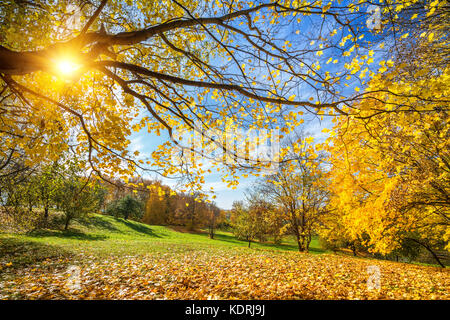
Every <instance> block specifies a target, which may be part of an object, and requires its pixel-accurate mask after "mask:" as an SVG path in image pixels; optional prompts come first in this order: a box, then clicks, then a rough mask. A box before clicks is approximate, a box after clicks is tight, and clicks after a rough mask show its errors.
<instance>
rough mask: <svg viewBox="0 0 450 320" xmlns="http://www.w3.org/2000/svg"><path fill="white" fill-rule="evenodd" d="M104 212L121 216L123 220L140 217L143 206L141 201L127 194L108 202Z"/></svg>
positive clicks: (142, 212)
mask: <svg viewBox="0 0 450 320" xmlns="http://www.w3.org/2000/svg"><path fill="white" fill-rule="evenodd" d="M106 212H107V213H108V214H110V215H114V216H115V217H123V218H124V219H125V220H128V218H134V219H140V218H142V216H143V214H144V208H143V204H142V202H141V201H139V200H137V199H136V198H135V197H133V196H132V195H129V194H128V195H126V196H125V197H123V198H122V199H120V200H117V201H114V202H112V203H110V204H109V206H108V209H107V210H106Z"/></svg>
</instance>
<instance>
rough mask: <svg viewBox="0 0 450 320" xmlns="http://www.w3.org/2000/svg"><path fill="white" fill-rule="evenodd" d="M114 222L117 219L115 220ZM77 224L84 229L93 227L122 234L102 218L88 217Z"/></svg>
mask: <svg viewBox="0 0 450 320" xmlns="http://www.w3.org/2000/svg"><path fill="white" fill-rule="evenodd" d="M116 220H119V219H117V218H116ZM78 223H80V224H82V225H83V226H85V227H95V228H98V229H105V230H108V231H111V232H119V233H123V232H122V231H121V230H119V229H117V228H116V227H115V226H114V224H112V223H111V222H109V221H108V220H106V219H105V218H104V217H99V216H90V217H89V218H88V219H83V220H80V221H78Z"/></svg>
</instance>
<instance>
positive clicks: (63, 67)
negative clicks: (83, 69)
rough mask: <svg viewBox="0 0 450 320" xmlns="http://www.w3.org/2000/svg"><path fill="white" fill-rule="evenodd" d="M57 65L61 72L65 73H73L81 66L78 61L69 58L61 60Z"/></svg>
mask: <svg viewBox="0 0 450 320" xmlns="http://www.w3.org/2000/svg"><path fill="white" fill-rule="evenodd" d="M57 66H58V70H59V72H61V73H62V74H64V75H70V74H73V73H74V72H75V71H77V70H78V69H79V68H80V66H79V65H78V64H77V63H75V62H74V61H72V60H69V59H64V60H60V61H59V62H58V64H57Z"/></svg>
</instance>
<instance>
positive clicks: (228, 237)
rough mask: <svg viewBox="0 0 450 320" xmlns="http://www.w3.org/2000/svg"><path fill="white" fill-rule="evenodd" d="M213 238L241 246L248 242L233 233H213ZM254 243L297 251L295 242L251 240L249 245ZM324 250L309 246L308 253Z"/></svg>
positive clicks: (262, 246) (264, 246) (260, 245)
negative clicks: (280, 242) (237, 237)
mask: <svg viewBox="0 0 450 320" xmlns="http://www.w3.org/2000/svg"><path fill="white" fill-rule="evenodd" d="M214 239H216V240H219V241H224V242H229V243H233V244H235V245H241V246H247V245H248V242H246V241H242V240H238V239H236V238H235V237H234V236H233V235H227V234H215V235H214ZM255 244H256V245H257V247H259V248H264V249H272V250H276V249H278V250H284V251H298V246H296V245H295V244H287V243H282V244H274V243H264V242H263V243H261V242H252V244H251V246H255ZM324 252H326V250H324V249H321V248H314V247H310V248H309V253H313V254H314V253H324Z"/></svg>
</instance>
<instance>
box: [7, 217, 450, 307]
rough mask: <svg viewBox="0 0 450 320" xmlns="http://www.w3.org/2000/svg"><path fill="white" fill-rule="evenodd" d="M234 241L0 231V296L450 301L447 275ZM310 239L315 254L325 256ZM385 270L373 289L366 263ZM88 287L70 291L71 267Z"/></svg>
mask: <svg viewBox="0 0 450 320" xmlns="http://www.w3.org/2000/svg"><path fill="white" fill-rule="evenodd" d="M247 245H248V244H247V243H246V242H243V241H238V240H236V239H234V237H233V236H232V235H231V234H229V233H225V232H219V233H218V234H217V236H216V239H214V240H211V239H209V237H208V235H207V234H206V233H205V234H198V233H197V234H192V233H187V232H178V231H174V230H172V229H171V228H169V227H163V226H149V225H145V224H142V223H138V222H134V221H125V220H123V219H115V218H113V217H109V216H101V215H93V216H92V217H90V218H89V220H88V221H86V222H85V223H74V225H73V227H72V229H71V230H69V231H67V232H63V231H55V230H41V231H38V232H33V233H30V234H26V235H17V234H7V233H0V299H2V298H3V299H5V298H6V299H17V298H19V299H36V298H37V299H54V298H74V299H95V298H97V299H111V298H113V299H154V298H164V299H205V298H208V297H217V298H233V299H235V298H236V299H355V298H360V299H394V298H395V299H423V298H430V297H431V298H437V299H448V297H449V292H448V288H449V286H450V274H449V272H448V270H441V269H439V268H433V267H422V266H413V265H408V264H404V263H395V262H387V261H379V260H371V259H365V258H358V259H355V258H353V257H349V256H337V255H333V254H299V253H298V252H296V251H297V247H296V246H295V243H294V241H292V239H287V238H286V242H285V243H283V244H281V245H273V244H259V243H252V248H250V249H248V248H247ZM322 252H323V251H322V250H321V249H320V248H319V246H318V242H317V241H313V243H312V245H311V253H322ZM372 264H376V265H378V266H380V269H381V270H382V290H378V291H377V290H375V291H374V290H372V291H370V290H369V291H368V289H367V287H366V281H367V276H368V275H367V267H368V266H370V265H372ZM73 265H76V266H79V267H80V268H81V270H82V272H83V281H84V282H83V289H82V290H81V291H76V292H75V293H74V292H73V291H71V290H69V289H68V288H67V286H66V279H67V277H68V276H70V274H68V273H67V272H68V271H67V270H68V267H69V266H73Z"/></svg>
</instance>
